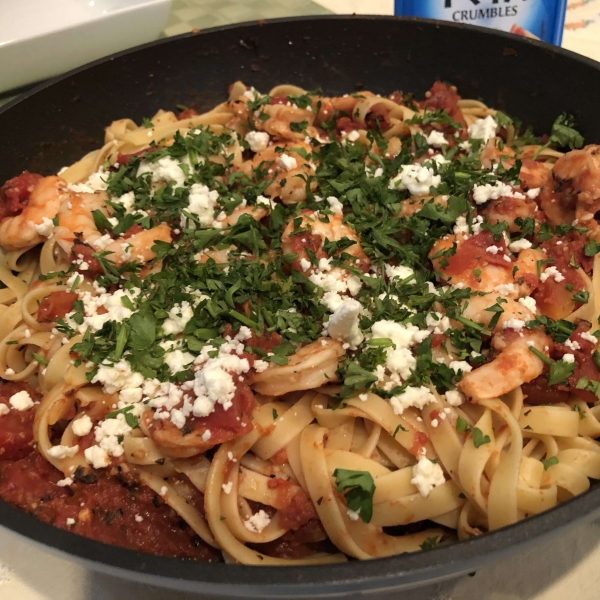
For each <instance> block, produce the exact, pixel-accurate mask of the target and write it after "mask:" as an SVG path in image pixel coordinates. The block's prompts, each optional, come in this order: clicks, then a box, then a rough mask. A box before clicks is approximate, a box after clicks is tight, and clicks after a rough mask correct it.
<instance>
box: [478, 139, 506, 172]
mask: <svg viewBox="0 0 600 600" xmlns="http://www.w3.org/2000/svg"><path fill="white" fill-rule="evenodd" d="M480 160H481V164H482V165H483V166H484V167H485V168H486V169H491V168H493V165H498V164H502V166H503V167H504V168H505V169H509V168H510V167H512V166H513V165H514V164H515V151H514V150H513V149H512V148H510V147H509V146H507V145H506V144H504V143H503V142H502V140H501V139H500V138H493V139H491V140H490V141H489V142H488V143H487V144H486V145H485V147H484V149H483V150H482V151H481V156H480Z"/></svg>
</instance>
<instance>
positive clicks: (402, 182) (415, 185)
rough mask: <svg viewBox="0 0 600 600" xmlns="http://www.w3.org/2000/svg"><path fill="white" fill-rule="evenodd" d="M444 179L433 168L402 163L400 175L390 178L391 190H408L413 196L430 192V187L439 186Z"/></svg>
mask: <svg viewBox="0 0 600 600" xmlns="http://www.w3.org/2000/svg"><path fill="white" fill-rule="evenodd" d="M441 181H442V178H441V176H440V175H435V174H434V172H433V169H432V168H430V167H429V168H428V167H424V166H423V165H419V164H416V165H402V167H401V168H400V172H399V173H398V175H396V176H395V177H393V178H392V179H391V180H390V183H389V186H388V187H389V188H390V189H391V190H394V189H399V190H408V191H409V192H410V193H411V195H413V196H425V195H427V194H429V188H430V187H432V186H433V187H438V186H439V185H440V183H441Z"/></svg>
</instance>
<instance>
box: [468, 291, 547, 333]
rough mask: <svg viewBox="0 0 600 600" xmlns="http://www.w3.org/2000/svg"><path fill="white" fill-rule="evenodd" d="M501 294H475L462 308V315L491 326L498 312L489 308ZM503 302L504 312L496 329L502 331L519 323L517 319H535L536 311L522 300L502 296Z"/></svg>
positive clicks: (523, 320) (524, 320)
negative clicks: (521, 301) (522, 302)
mask: <svg viewBox="0 0 600 600" xmlns="http://www.w3.org/2000/svg"><path fill="white" fill-rule="evenodd" d="M498 296H501V294H498V293H490V294H486V295H485V296H473V297H471V298H469V300H467V301H466V302H465V303H464V305H463V308H462V316H463V317H465V318H467V319H470V320H471V321H475V322H476V323H482V324H483V325H484V326H485V327H489V325H490V322H491V320H492V319H493V318H494V317H495V316H496V314H497V313H494V312H490V311H489V310H488V309H489V308H490V307H491V306H494V304H496V303H497V302H498V300H497V298H498ZM502 300H503V302H502V303H501V304H500V306H501V307H502V310H503V311H504V312H502V313H500V318H499V319H498V321H497V323H496V324H495V326H494V330H495V331H502V330H503V329H504V328H505V327H509V326H510V325H513V324H517V325H520V323H517V321H522V322H527V321H531V320H532V319H535V313H533V312H532V311H531V310H529V309H528V308H526V307H525V306H523V305H522V304H521V303H520V302H518V301H517V300H515V299H513V298H506V297H502Z"/></svg>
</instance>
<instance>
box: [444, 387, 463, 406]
mask: <svg viewBox="0 0 600 600" xmlns="http://www.w3.org/2000/svg"><path fill="white" fill-rule="evenodd" d="M445 396H446V402H447V403H448V404H449V405H450V406H460V405H461V404H462V403H463V402H464V401H465V396H464V394H463V393H462V392H459V391H458V390H448V391H447V392H446V394H445Z"/></svg>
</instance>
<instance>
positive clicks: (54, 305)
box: [37, 292, 79, 323]
mask: <svg viewBox="0 0 600 600" xmlns="http://www.w3.org/2000/svg"><path fill="white" fill-rule="evenodd" d="M78 297H79V296H77V294H76V293H74V292H52V293H51V294H48V295H47V296H46V297H45V298H44V299H43V300H42V301H41V302H40V306H39V308H38V312H37V320H38V322H39V323H52V321H56V319H62V318H64V316H65V315H66V314H67V313H69V312H71V311H72V310H73V303H74V302H75V301H76V300H77V298H78Z"/></svg>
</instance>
